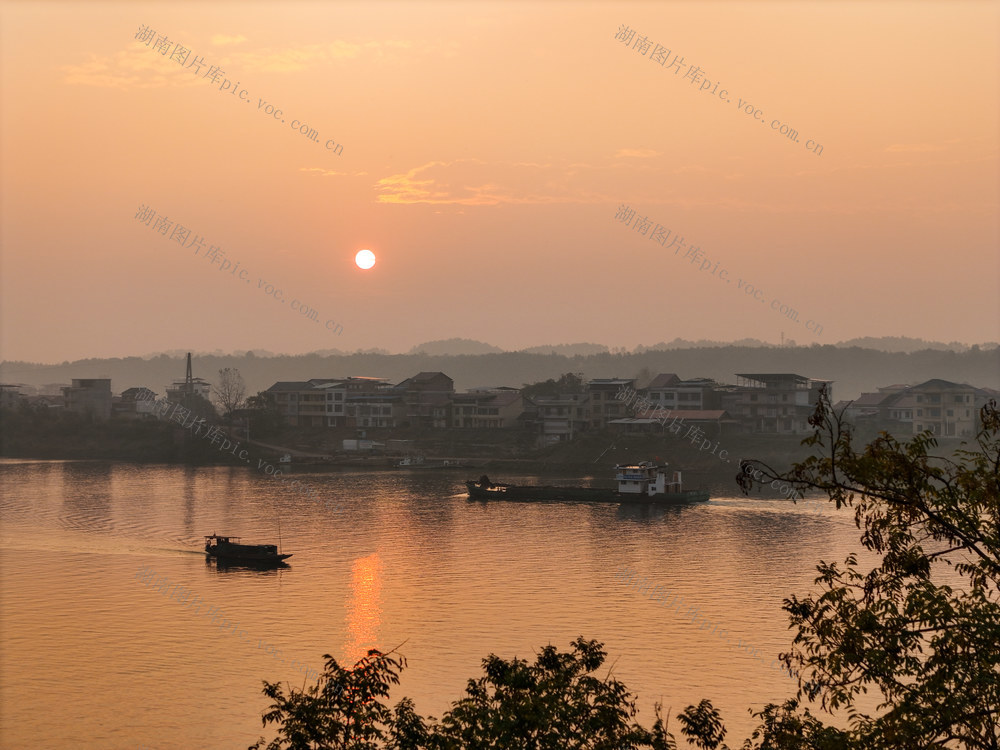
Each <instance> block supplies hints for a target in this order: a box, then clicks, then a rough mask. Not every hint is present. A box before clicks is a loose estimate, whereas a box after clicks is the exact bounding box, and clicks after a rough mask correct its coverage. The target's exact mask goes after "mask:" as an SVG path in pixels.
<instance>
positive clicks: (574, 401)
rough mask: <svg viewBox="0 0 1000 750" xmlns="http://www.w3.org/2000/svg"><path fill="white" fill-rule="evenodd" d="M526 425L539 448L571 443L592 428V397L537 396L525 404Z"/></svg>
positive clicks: (581, 395)
mask: <svg viewBox="0 0 1000 750" xmlns="http://www.w3.org/2000/svg"><path fill="white" fill-rule="evenodd" d="M526 411H527V412H528V414H529V416H528V418H527V423H528V426H529V427H530V428H533V429H534V430H535V432H536V434H537V435H538V443H539V445H540V446H543V447H544V446H546V445H552V444H553V443H559V442H562V441H564V440H572V439H573V438H574V437H575V436H576V435H579V434H580V433H581V432H586V431H587V428H588V427H589V426H590V397H589V396H588V395H587V394H586V393H560V394H559V395H558V396H536V397H534V398H533V399H531V401H530V403H528V404H526Z"/></svg>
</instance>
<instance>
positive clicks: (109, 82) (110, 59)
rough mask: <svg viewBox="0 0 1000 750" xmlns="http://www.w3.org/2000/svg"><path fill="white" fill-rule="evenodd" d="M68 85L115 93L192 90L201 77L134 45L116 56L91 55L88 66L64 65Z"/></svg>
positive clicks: (80, 64) (81, 64)
mask: <svg viewBox="0 0 1000 750" xmlns="http://www.w3.org/2000/svg"><path fill="white" fill-rule="evenodd" d="M60 70H62V71H64V72H65V74H66V78H65V82H66V83H68V84H71V85H75V86H96V87H99V88H116V89H136V88H138V89H148V88H161V87H163V86H192V85H196V84H197V83H198V80H199V79H198V77H197V76H194V75H192V74H191V71H187V74H186V75H185V68H184V66H182V65H179V64H177V63H176V62H171V61H169V60H165V59H164V58H163V56H162V55H160V54H158V53H154V52H153V51H152V50H150V49H148V48H147V47H145V46H140V45H135V46H130V47H129V48H128V49H124V50H120V51H118V52H115V53H114V54H113V55H103V56H98V55H91V56H90V59H89V60H87V61H86V62H82V63H78V64H76V65H62V66H60Z"/></svg>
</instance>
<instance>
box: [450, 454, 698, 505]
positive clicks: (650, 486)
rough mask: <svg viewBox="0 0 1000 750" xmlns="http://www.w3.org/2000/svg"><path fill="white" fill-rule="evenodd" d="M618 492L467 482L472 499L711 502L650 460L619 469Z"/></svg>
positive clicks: (677, 474) (484, 478) (484, 479)
mask: <svg viewBox="0 0 1000 750" xmlns="http://www.w3.org/2000/svg"><path fill="white" fill-rule="evenodd" d="M615 478H616V479H617V480H618V489H602V488H600V487H554V486H551V485H545V486H529V485H518V484H497V483H494V482H491V481H490V478H489V477H488V476H486V475H485V474H484V475H483V476H481V477H480V478H479V481H478V482H474V481H472V480H469V481H467V482H466V483H465V486H466V488H467V489H468V490H469V499H470V500H554V501H561V502H591V503H647V502H667V503H696V502H704V501H706V500H708V499H709V494H708V491H707V490H685V489H684V487H683V484H682V483H681V473H680V472H679V471H674V472H673V476H672V477H671V479H670V481H667V472H666V467H665V466H657V465H656V464H654V463H651V462H650V461H642V462H640V463H638V464H624V465H622V464H619V465H617V466H615Z"/></svg>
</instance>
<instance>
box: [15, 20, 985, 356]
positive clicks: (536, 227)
mask: <svg viewBox="0 0 1000 750" xmlns="http://www.w3.org/2000/svg"><path fill="white" fill-rule="evenodd" d="M998 7H1000V6H998V5H997V4H996V3H987V2H975V3H961V2H905V3H904V2H887V3H861V2H856V3H855V2H848V3H833V2H831V3H819V2H812V3H792V2H774V3H764V2H760V3H758V2H741V3H715V2H702V3H696V4H695V3H690V4H681V3H652V2H648V3H635V4H627V3H617V2H616V3H571V2H557V3H549V4H543V3H535V2H532V3H528V2H510V3H479V2H462V3H459V2H457V1H456V2H441V3H421V2H407V3H388V2H366V3H359V4H355V3H333V2H329V3H321V2H314V3H298V4H296V3H283V4H280V5H279V4H265V3H257V4H242V3H241V4H236V3H217V4H210V3H204V4H202V3H199V4H195V3H172V4H151V3H150V4H146V3H103V4H97V3H83V2H81V3H44V2H43V3H27V2H23V3H4V4H2V5H0V75H2V79H0V109H2V115H0V116H2V121H0V132H2V136H0V137H2V141H0V149H2V153H0V161H2V186H0V187H2V193H0V200H2V204H0V212H2V213H0V219H2V221H0V240H2V249H0V252H2V256H0V271H2V282H0V292H2V299H0V315H2V322H0V347H2V351H0V356H2V358H4V359H26V360H34V361H44V362H59V361H62V360H72V359H76V358H82V357H91V356H101V357H103V356H128V355H142V354H146V353H149V352H155V351H162V350H170V349H184V350H194V351H198V350H214V349H223V350H225V351H234V350H247V349H252V348H263V349H268V350H271V351H275V352H289V353H300V352H307V351H313V350H317V349H329V348H339V349H345V350H354V349H358V348H371V347H384V348H387V349H389V350H391V351H400V350H406V349H408V348H409V347H410V346H412V345H414V344H416V343H420V342H423V341H428V340H432V339H439V338H449V337H452V336H458V337H466V338H475V339H480V340H484V341H488V342H490V343H493V344H496V345H499V346H503V347H506V348H517V347H524V346H531V345H536V344H544V343H563V342H574V341H592V342H597V343H604V344H607V345H609V346H615V347H618V346H628V347H633V346H635V345H636V344H640V343H645V344H651V343H655V342H657V341H661V340H670V339H673V338H675V337H678V336H679V337H683V338H689V339H696V338H711V339H719V340H731V339H736V338H741V337H747V336H748V337H756V338H760V339H764V340H768V341H774V342H777V341H778V340H779V338H780V335H781V333H782V332H784V334H785V336H786V337H790V338H793V339H795V340H796V341H797V342H798V343H800V344H810V343H814V342H818V343H835V342H837V341H840V340H843V339H847V338H851V337H855V336H865V335H873V336H883V335H907V336H917V337H923V338H927V339H939V340H944V341H952V340H959V341H966V342H970V343H972V342H976V341H990V340H998V339H1000V304H998V293H997V291H998V281H1000V254H998V223H997V205H998V198H1000V196H998V185H1000V181H998V167H997V160H998V148H997V141H998V137H997V133H998V132H1000V122H998V119H1000V118H998V106H997V104H998V95H997V92H998V91H1000V81H998V72H997V71H998V69H1000V65H998V63H1000V60H998V54H997V52H998V41H997V30H998V21H1000V10H998ZM622 24H626V25H628V26H629V27H630V28H631V29H632V30H635V31H636V32H637V34H636V37H638V36H643V35H644V36H646V37H648V39H649V42H650V44H651V48H650V50H649V51H648V52H647V54H646V55H642V54H641V51H640V49H639V48H633V45H634V44H635V41H634V39H633V42H632V44H630V45H628V46H626V45H625V44H623V43H622V42H621V41H618V40H616V39H615V35H616V32H617V31H618V29H619V27H620V25H622ZM143 25H145V26H148V27H151V28H152V29H154V30H155V31H156V32H157V36H163V35H166V36H167V37H168V38H169V43H170V45H171V46H170V49H171V50H173V49H174V45H175V44H181V45H183V46H184V47H187V48H189V49H190V50H191V54H192V56H199V57H202V58H203V59H204V62H205V63H206V65H217V66H218V67H220V68H221V69H222V70H223V71H225V73H224V75H223V76H222V77H221V78H220V81H219V82H218V83H216V84H214V85H213V84H211V83H210V82H209V81H208V80H207V79H206V78H204V77H202V76H200V75H196V74H194V73H193V72H192V71H193V68H190V67H183V66H182V65H180V64H178V63H177V62H176V61H174V60H171V59H170V57H169V56H163V55H160V54H159V53H158V52H155V51H154V50H153V49H152V46H146V45H144V44H142V43H140V42H138V41H136V39H135V35H136V32H137V31H138V30H139V28H140V26H143ZM657 44H659V45H661V46H662V47H665V48H668V49H670V50H671V58H672V57H673V55H674V54H677V55H680V56H681V57H682V58H683V59H684V62H685V67H684V68H682V69H681V72H680V73H679V74H678V73H674V72H671V70H668V69H667V68H666V67H664V66H661V65H659V64H657V62H655V61H654V60H653V59H651V55H652V52H653V49H654V48H655V45H657ZM190 60H191V58H189V59H188V62H190ZM692 65H693V66H697V67H698V68H700V69H701V71H702V73H701V75H702V76H703V77H705V78H707V79H709V80H710V81H712V86H715V84H716V83H718V84H719V86H718V89H719V90H720V91H721V90H726V91H727V92H728V98H729V99H730V101H729V103H727V102H725V101H724V100H722V99H720V98H719V95H718V94H715V95H713V94H712V93H711V89H710V90H709V91H700V90H699V87H700V85H701V82H700V80H699V82H698V83H695V84H693V83H692V82H691V80H690V79H688V78H685V75H686V74H688V72H689V71H690V67H689V66H692ZM206 69H207V67H206V68H203V69H202V70H203V72H204V71H205V70H206ZM223 80H229V81H231V82H233V83H235V82H236V81H238V82H239V91H237V93H235V94H234V93H230V92H228V91H227V92H222V91H220V90H219V87H220V84H221V83H222V81H223ZM244 90H245V91H246V94H244V95H243V96H245V97H246V98H245V99H243V100H241V99H240V98H239V97H240V93H239V92H240V91H244ZM739 99H742V100H744V105H745V104H746V102H750V103H751V105H752V107H751V113H744V112H743V111H741V110H739V109H738V108H737V103H738V100H739ZM260 100H263V101H264V102H266V103H271V104H273V105H274V106H276V107H277V108H278V109H280V110H281V112H282V114H281V115H280V117H281V118H283V119H284V120H285V121H286V122H284V123H282V122H281V120H280V119H276V118H275V117H274V116H272V115H270V114H266V112H265V109H264V107H266V106H267V105H266V104H261V102H260ZM259 104H260V105H261V108H260V109H259V108H258V105H259ZM754 109H757V110H760V112H759V113H758V114H757V115H756V119H755V115H754V114H753V113H752V112H753V110H754ZM293 119H298V120H301V121H304V122H305V123H307V124H308V125H309V126H311V127H313V128H315V129H316V130H317V131H318V133H319V138H320V141H319V143H314V142H313V141H311V140H309V139H308V138H307V137H306V136H304V135H300V134H299V133H298V132H296V131H295V130H293V129H292V128H291V121H292V120H293ZM775 119H778V120H779V121H780V122H781V123H787V124H788V125H790V126H791V127H794V128H795V129H796V130H797V131H798V132H799V134H800V135H799V138H800V142H799V143H794V142H792V141H790V140H788V139H787V138H785V137H783V136H781V135H780V133H779V131H777V130H772V129H771V123H772V121H773V120H775ZM329 139H333V140H334V141H335V142H336V143H340V144H342V145H343V152H342V154H340V155H335V154H334V153H331V152H330V151H328V150H326V149H325V148H324V144H325V143H326V141H328V140H329ZM808 140H812V141H815V142H818V143H820V144H822V153H821V154H820V155H816V154H815V153H812V152H811V151H810V150H808V149H807V147H806V146H807V141H808ZM141 204H145V205H147V206H149V207H151V208H152V209H153V210H154V211H156V212H157V214H159V215H165V216H166V217H167V219H168V220H169V221H171V222H176V223H180V224H182V225H183V226H184V227H186V228H187V229H188V230H190V233H191V237H192V238H193V237H194V235H198V236H200V237H201V238H202V239H203V240H204V242H205V246H206V248H207V247H208V246H210V245H215V246H218V247H220V248H221V249H222V250H223V251H224V252H225V254H226V255H225V258H226V259H228V260H229V261H230V262H231V264H232V265H231V267H229V268H227V269H226V270H225V271H220V266H221V264H222V261H221V259H220V261H219V262H218V263H216V264H214V265H213V264H211V263H210V262H209V261H208V259H206V257H205V254H204V253H202V254H200V255H197V256H196V255H194V251H193V250H192V249H190V248H188V247H184V246H183V245H182V244H179V243H178V242H176V241H171V240H170V239H169V238H168V237H167V236H163V235H161V234H159V233H157V232H156V231H154V230H153V229H152V227H151V226H146V225H144V224H141V223H139V222H138V221H137V220H136V219H135V218H134V217H135V214H136V212H137V211H138V209H139V207H140V205H141ZM621 204H626V205H628V206H630V207H631V208H633V209H635V210H636V211H637V213H638V214H640V215H644V216H648V218H649V220H650V221H651V222H652V227H655V226H656V224H657V223H659V224H661V225H662V226H663V227H666V228H668V229H670V231H671V233H672V234H671V236H676V237H680V238H684V241H685V247H686V250H685V251H684V252H688V251H690V250H691V246H692V245H693V246H695V247H697V248H698V250H699V251H700V255H698V256H696V257H697V260H696V262H695V264H692V262H691V259H690V258H688V259H685V258H684V257H683V255H684V252H681V253H678V254H675V250H676V248H674V249H669V248H667V247H664V246H662V245H660V244H657V243H656V242H651V241H650V239H649V236H648V234H647V236H642V235H641V234H640V233H639V232H637V231H636V230H635V229H634V228H630V227H626V226H625V225H623V224H622V223H620V222H618V221H616V220H615V214H616V212H617V210H618V207H619V206H620V205H621ZM668 244H669V243H668ZM364 247H367V248H371V249H372V250H373V251H374V252H375V253H376V255H377V256H378V262H377V264H376V266H375V268H374V269H372V270H370V271H360V270H359V269H357V268H356V267H355V266H354V262H353V259H354V255H355V253H356V252H357V251H358V250H359V249H361V248H364ZM702 258H708V259H710V260H711V263H712V264H713V265H714V264H715V263H718V264H719V265H718V268H725V269H727V272H728V283H727V281H726V280H723V279H720V277H719V276H718V275H716V276H713V275H712V273H711V271H712V268H711V267H708V268H706V270H704V271H702V270H699V269H700V267H701V265H702V260H701V259H702ZM236 262H239V263H240V268H241V269H245V271H246V273H245V274H244V277H243V278H242V279H241V278H240V277H239V276H237V275H234V274H231V273H230V270H232V269H233V268H235V264H236ZM268 284H272V285H273V288H274V289H280V290H281V292H280V294H279V295H278V297H279V298H277V299H276V298H274V297H272V296H268V295H267V293H266V287H267V285H268ZM747 284H750V285H752V289H753V290H754V291H756V290H757V289H759V290H760V292H759V293H758V294H757V296H756V298H755V297H754V296H753V294H752V293H751V294H749V295H748V294H746V293H745V290H746V285H747ZM258 287H260V288H258ZM293 302H301V303H305V304H306V305H307V306H309V307H312V308H315V309H316V310H317V315H316V317H317V320H316V322H313V321H310V320H309V319H307V318H304V317H301V316H300V315H299V314H298V313H297V312H293V311H292V310H291V309H290V308H291V305H292V303H293ZM772 304H775V306H776V307H780V305H788V306H790V307H793V308H795V309H796V310H797V311H798V316H799V322H798V323H795V322H792V321H789V320H787V319H785V318H783V317H782V315H781V314H780V312H779V311H778V310H772V309H771V305H772ZM327 320H330V321H332V324H331V327H335V326H336V325H341V326H342V329H343V332H342V334H341V335H336V334H335V333H333V332H331V331H328V330H325V323H326V321H327ZM807 320H810V321H815V323H816V324H818V325H821V326H822V329H823V330H822V333H821V334H820V335H816V334H814V333H811V332H809V331H807V330H805V323H806V321H807Z"/></svg>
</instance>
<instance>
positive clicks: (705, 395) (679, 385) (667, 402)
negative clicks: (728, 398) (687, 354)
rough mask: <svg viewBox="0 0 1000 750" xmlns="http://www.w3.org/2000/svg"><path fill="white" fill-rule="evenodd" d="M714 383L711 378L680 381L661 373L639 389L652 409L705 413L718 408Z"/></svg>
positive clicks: (674, 376)
mask: <svg viewBox="0 0 1000 750" xmlns="http://www.w3.org/2000/svg"><path fill="white" fill-rule="evenodd" d="M717 386H718V383H716V382H715V381H714V380H712V379H711V378H691V379H689V380H681V379H680V378H679V377H677V375H675V374H674V373H661V374H660V375H657V376H656V377H655V378H653V380H652V382H650V384H649V385H647V386H646V387H645V388H643V389H640V393H642V394H643V395H644V396H645V397H646V400H647V401H649V402H650V403H651V404H652V405H653V406H654V407H659V408H663V409H680V410H684V411H707V410H714V409H717V407H718V403H719V400H718V397H717V396H716V391H715V389H716V387H717Z"/></svg>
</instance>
